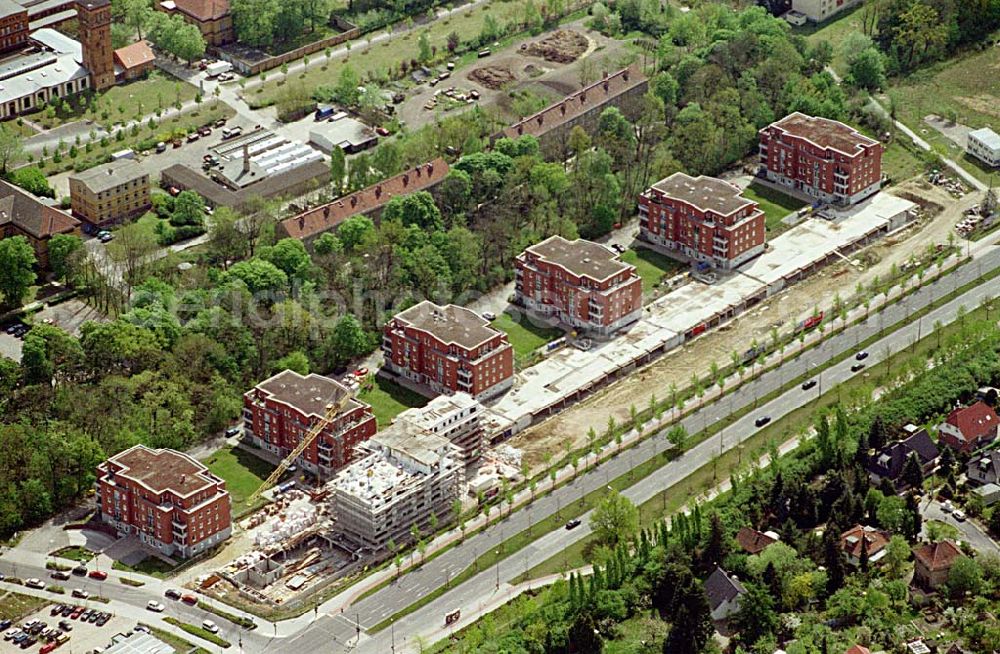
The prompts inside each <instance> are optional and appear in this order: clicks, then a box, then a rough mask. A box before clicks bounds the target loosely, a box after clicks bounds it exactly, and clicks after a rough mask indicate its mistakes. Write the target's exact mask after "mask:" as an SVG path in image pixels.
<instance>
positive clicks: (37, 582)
mask: <svg viewBox="0 0 1000 654" xmlns="http://www.w3.org/2000/svg"><path fill="white" fill-rule="evenodd" d="M24 585H25V586H27V587H28V588H35V589H42V588H45V582H44V581H42V580H41V579H36V578H34V577H32V578H30V579H25V580H24Z"/></svg>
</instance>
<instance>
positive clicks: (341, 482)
mask: <svg viewBox="0 0 1000 654" xmlns="http://www.w3.org/2000/svg"><path fill="white" fill-rule="evenodd" d="M360 449H362V450H365V451H367V455H365V456H363V457H362V458H360V460H358V461H356V462H355V463H353V464H351V465H349V466H348V467H347V468H345V469H344V470H342V471H341V472H340V474H338V475H337V477H336V479H334V480H333V481H331V482H330V483H329V484H328V486H327V488H328V489H329V490H330V491H331V492H330V496H329V497H330V514H331V515H332V516H333V518H334V522H333V531H334V533H335V537H339V539H340V540H341V541H342V542H344V543H350V544H351V545H353V546H355V547H356V548H357V549H356V550H355V551H356V553H359V554H360V553H363V552H377V551H379V550H382V549H384V548H385V547H386V546H387V545H388V543H389V541H395V542H397V543H403V542H406V541H407V540H409V539H410V538H411V536H410V533H411V529H412V526H413V525H416V526H417V527H418V528H419V529H421V530H422V531H425V532H426V531H428V528H429V526H430V524H431V523H432V522H433V521H434V520H433V519H432V518H431V516H432V515H435V516H437V520H438V521H439V522H440V523H444V522H447V521H448V520H450V519H451V517H452V510H451V507H452V503H453V502H454V501H455V500H456V499H458V497H459V492H460V490H459V486H460V484H461V481H462V478H463V468H464V466H463V464H462V461H461V460H460V456H459V450H458V448H457V447H456V446H455V445H453V444H452V442H451V441H449V440H448V439H447V438H444V437H443V436H437V435H435V434H432V433H429V432H428V431H426V430H424V429H423V428H421V427H418V426H417V425H414V424H413V423H410V422H406V421H402V422H397V423H394V424H393V426H392V427H390V428H389V429H387V430H386V431H384V432H382V433H380V434H377V435H375V436H374V437H372V438H371V439H369V440H368V441H367V442H366V443H364V444H362V445H361V446H360Z"/></svg>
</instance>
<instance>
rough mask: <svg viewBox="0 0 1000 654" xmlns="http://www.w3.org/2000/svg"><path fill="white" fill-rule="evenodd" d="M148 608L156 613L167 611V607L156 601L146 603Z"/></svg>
mask: <svg viewBox="0 0 1000 654" xmlns="http://www.w3.org/2000/svg"><path fill="white" fill-rule="evenodd" d="M146 608H147V609H148V610H150V611H154V612H156V613H163V611H164V609H166V608H167V607H165V606H163V604H161V603H160V602H157V601H156V600H149V601H148V602H146Z"/></svg>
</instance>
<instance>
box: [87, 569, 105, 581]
mask: <svg viewBox="0 0 1000 654" xmlns="http://www.w3.org/2000/svg"><path fill="white" fill-rule="evenodd" d="M87 576H88V577H90V578H91V579H97V580H98V581H104V580H105V579H107V578H108V573H107V572H105V571H103V570H91V571H90V573H89V574H88V575H87Z"/></svg>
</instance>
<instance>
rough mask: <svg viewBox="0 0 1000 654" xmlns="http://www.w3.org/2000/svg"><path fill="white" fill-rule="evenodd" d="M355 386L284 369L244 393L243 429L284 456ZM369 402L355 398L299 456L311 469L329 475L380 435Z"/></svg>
mask: <svg viewBox="0 0 1000 654" xmlns="http://www.w3.org/2000/svg"><path fill="white" fill-rule="evenodd" d="M349 393H350V390H349V389H348V388H347V387H346V386H344V385H343V384H341V383H339V382H337V381H335V380H333V379H330V378H329V377H323V376H321V375H316V374H312V375H305V376H303V375H300V374H299V373H297V372H295V371H293V370H285V371H282V372H279V373H278V374H276V375H274V376H273V377H271V378H269V379H266V380H264V381H262V382H261V383H259V384H257V386H255V387H254V388H253V389H251V390H250V391H247V392H246V393H245V394H244V395H243V431H244V435H245V437H247V438H249V439H250V440H251V441H252V442H253V444H254V445H256V446H257V447H260V448H261V449H263V450H266V451H268V452H270V453H271V454H273V455H275V456H277V457H281V458H284V457H286V456H288V454H289V453H291V451H292V450H294V449H295V448H296V447H297V446H298V444H299V442H300V441H301V440H302V438H303V437H304V436H305V435H306V434H308V433H309V431H310V430H311V429H312V428H313V427H314V426H315V425H316V424H317V423H318V422H319V421H320V420H321V419H322V418H323V417H324V416H325V415H326V412H327V408H328V407H330V406H331V405H332V406H336V404H337V403H338V402H340V401H341V400H342V399H343V398H344V397H345V396H347V395H348V394H349ZM376 429H377V426H376V423H375V415H374V414H373V413H372V408H371V406H369V405H368V404H365V403H364V402H361V401H360V400H358V399H355V398H351V399H350V400H349V401H348V403H347V405H346V406H345V407H344V408H343V409H341V410H340V412H339V413H338V414H337V415H336V417H335V418H334V419H333V420H331V421H330V422H329V423H328V424H327V425H326V426H325V427H324V428H323V431H321V432H320V434H319V436H317V437H316V438H315V439H314V440H313V442H312V443H311V444H310V445H309V446H308V447H306V449H305V451H304V452H302V455H301V456H300V457H299V458H298V460H297V463H299V464H300V465H301V466H302V467H303V468H305V469H306V470H308V471H310V472H312V473H314V474H316V475H318V476H320V477H321V478H329V477H330V476H332V475H333V474H334V473H335V472H336V471H337V470H338V469H340V468H342V467H343V466H345V465H346V464H347V463H348V462H350V461H351V460H352V457H353V456H354V450H355V446H356V445H357V444H359V443H361V442H362V441H364V440H366V439H367V438H370V437H371V436H373V435H374V434H375V431H376Z"/></svg>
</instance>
